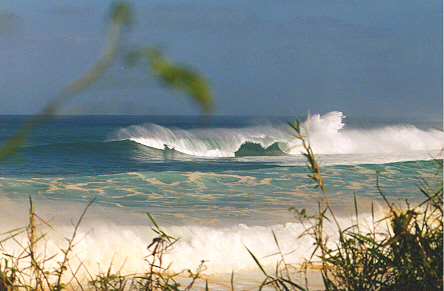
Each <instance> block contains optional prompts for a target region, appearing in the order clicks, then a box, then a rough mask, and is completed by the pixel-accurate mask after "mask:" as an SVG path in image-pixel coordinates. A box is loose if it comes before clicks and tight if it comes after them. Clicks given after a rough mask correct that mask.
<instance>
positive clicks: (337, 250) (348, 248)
mask: <svg viewBox="0 0 444 291" xmlns="http://www.w3.org/2000/svg"><path fill="white" fill-rule="evenodd" d="M288 124H289V125H290V127H291V128H292V130H293V131H294V132H293V131H289V130H287V131H288V132H289V133H290V134H292V135H293V136H294V137H295V138H297V139H299V140H300V141H301V143H302V148H303V151H304V152H303V153H302V154H303V155H304V156H305V157H306V158H307V167H308V169H309V172H310V174H309V178H310V179H311V180H313V181H315V183H316V186H315V188H320V189H321V192H322V193H323V195H324V198H325V199H324V201H325V204H326V205H323V204H322V203H321V202H319V204H318V211H317V212H315V213H314V214H308V213H307V212H306V210H305V209H302V210H298V209H295V208H290V210H291V211H293V212H294V214H295V217H296V219H297V220H298V221H299V222H300V223H301V224H302V225H304V227H305V231H304V232H303V234H302V235H301V237H302V236H309V237H311V238H312V239H313V240H314V249H313V252H312V254H311V256H309V258H308V259H307V261H306V262H305V263H304V264H302V266H300V267H302V269H303V271H304V273H305V285H304V286H302V285H300V284H296V283H295V282H294V281H295V280H294V279H292V278H294V277H295V276H292V275H291V274H289V272H288V270H289V268H288V267H287V265H286V264H285V260H284V257H283V256H282V259H281V261H280V262H279V263H278V264H277V268H276V272H275V274H274V275H269V274H267V273H266V272H265V271H264V269H263V268H262V266H261V264H260V262H259V260H258V259H257V258H256V257H255V256H254V254H252V253H251V252H250V254H251V256H252V257H253V259H254V260H255V262H256V263H257V265H258V266H259V268H260V269H261V270H262V271H263V273H264V275H265V277H266V278H265V280H264V281H263V283H262V285H261V287H260V288H262V287H263V286H272V287H273V288H274V289H275V290H310V288H311V287H312V286H310V282H309V280H308V275H307V274H308V271H309V269H312V268H315V269H319V270H320V273H321V275H322V279H323V285H324V289H325V290H382V291H384V290H387V291H388V290H399V291H403V290H406V291H407V290H417V291H418V290H419V291H420V290H427V291H430V290H442V288H443V183H442V179H438V178H439V177H442V167H443V163H442V159H436V160H435V161H436V163H435V165H436V168H437V170H436V175H435V178H434V179H433V180H432V181H430V182H428V181H426V180H424V179H421V180H420V182H419V185H418V188H419V191H420V192H421V193H423V194H424V200H423V202H422V203H420V204H418V205H417V206H416V207H413V206H412V205H411V204H410V203H409V202H408V201H405V205H404V206H403V207H402V208H401V207H396V206H395V205H394V204H393V203H390V201H389V199H388V198H387V195H386V194H385V193H384V192H383V191H382V190H381V188H380V187H379V173H375V175H376V177H377V181H376V185H375V187H376V188H377V190H378V191H379V194H380V195H381V197H382V198H383V199H384V201H385V203H386V204H387V208H388V214H387V215H386V216H385V217H384V218H383V219H380V220H376V219H375V215H374V211H373V205H372V209H371V211H372V217H373V220H372V224H371V225H370V227H368V229H362V228H360V226H359V225H360V221H359V213H358V210H357V209H358V207H357V201H356V195H355V196H354V201H355V215H356V222H355V223H354V224H353V225H352V226H351V227H348V228H346V229H342V228H341V226H340V225H339V223H338V221H337V219H336V217H335V214H334V211H333V209H332V207H331V205H330V203H329V199H328V194H327V192H326V190H325V187H324V183H323V180H322V175H321V171H320V168H319V166H318V164H317V161H316V158H315V156H314V154H313V151H312V149H311V146H310V141H309V138H308V136H307V135H304V134H303V131H302V130H301V128H300V123H299V121H298V120H297V119H296V118H295V120H294V123H288ZM307 132H308V130H307V129H305V133H307ZM329 217H330V218H332V219H333V222H334V225H336V227H337V232H338V239H337V240H336V242H335V240H333V239H331V238H330V237H329V235H328V234H327V232H326V231H325V229H324V225H325V224H326V222H328V221H330V218H329ZM276 244H277V246H278V248H279V244H278V242H277V241H276ZM282 262H284V264H281V263H282Z"/></svg>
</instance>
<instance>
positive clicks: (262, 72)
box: [0, 0, 443, 121]
mask: <svg viewBox="0 0 444 291" xmlns="http://www.w3.org/2000/svg"><path fill="white" fill-rule="evenodd" d="M112 3H113V2H112V1H87V0H70V1H68V0H59V1H53V0H51V1H50V0H40V1H33V0H3V1H1V2H0V114H2V115H3V114H34V113H37V112H39V110H41V109H42V107H43V106H44V105H45V104H46V102H48V101H49V100H50V99H51V98H52V97H53V96H55V95H56V94H57V92H59V91H60V90H61V89H62V88H63V87H64V86H66V84H68V83H69V82H70V81H72V80H73V79H75V78H76V77H77V76H79V75H80V74H81V73H82V72H84V71H85V70H86V69H87V68H88V66H90V65H91V64H92V63H93V62H94V61H95V60H97V58H98V55H99V53H100V50H101V45H102V41H103V37H104V33H105V30H106V25H107V22H106V16H107V15H108V13H109V10H110V7H111V4H112ZM130 3H131V4H132V7H133V11H134V14H135V19H136V22H135V24H134V25H133V27H132V29H131V31H128V32H127V37H126V39H125V43H126V44H127V45H130V46H132V45H133V46H140V45H142V46H158V47H160V48H161V49H162V51H163V53H164V54H165V55H166V56H167V57H168V58H169V59H170V60H173V61H175V62H177V63H181V64H185V65H187V66H189V67H191V68H193V69H195V70H196V71H197V72H199V73H201V74H202V75H203V76H205V78H206V79H207V80H208V81H209V83H210V84H211V86H212V89H213V92H214V97H215V109H214V114H215V115H255V116H291V115H305V114H306V113H307V112H308V111H310V112H311V113H312V114H315V113H318V114H323V113H326V112H329V111H342V112H343V113H344V114H345V115H346V116H347V115H348V116H370V117H392V116H393V117H419V118H425V119H431V120H435V121H436V120H442V115H443V74H442V72H443V62H442V55H443V35H442V34H443V13H442V12H443V2H442V1H441V0H427V1H423V0H416V1H413V0H390V1H389V0H372V1H368V0H251V1H250V0H219V1H214V0H205V1H198V0H194V1H192V0H189V1H185V0H182V1H181V0H176V1H157V0H156V1H149V0H143V1H142V0H140V1H132V2H130ZM199 112H200V111H199V109H198V108H197V107H196V105H195V104H194V103H193V102H191V101H190V99H188V98H187V97H186V96H183V95H180V94H177V93H175V92H172V91H170V90H167V89H165V88H164V87H162V86H161V85H160V84H159V83H157V82H156V81H155V80H154V79H153V77H152V76H150V75H149V74H148V73H147V72H145V71H143V70H140V69H131V68H128V67H125V66H123V65H122V66H121V65H120V64H116V65H115V66H113V67H112V68H111V69H110V70H109V71H108V72H107V73H106V74H105V75H104V77H103V78H102V80H100V81H99V82H98V83H97V84H96V86H94V87H93V88H92V89H90V90H87V91H85V92H82V93H81V94H79V95H78V96H76V98H75V99H73V100H72V101H71V102H70V103H68V104H66V105H65V106H64V107H63V108H62V109H61V112H60V113H62V114H79V113H83V114H147V115H150V114H165V115H168V114H172V115H179V114H180V115H195V114H199Z"/></svg>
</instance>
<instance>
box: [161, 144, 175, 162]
mask: <svg viewBox="0 0 444 291" xmlns="http://www.w3.org/2000/svg"><path fill="white" fill-rule="evenodd" d="M163 158H164V159H165V160H169V159H174V148H171V149H170V148H169V147H168V146H167V145H166V144H164V147H163Z"/></svg>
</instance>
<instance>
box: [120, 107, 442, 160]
mask: <svg viewBox="0 0 444 291" xmlns="http://www.w3.org/2000/svg"><path fill="white" fill-rule="evenodd" d="M344 119H345V116H344V115H343V113H342V112H339V111H333V112H329V113H327V114H324V115H320V114H315V115H312V116H310V117H309V118H308V119H307V120H306V121H305V122H304V123H303V124H302V128H304V129H305V130H306V132H305V133H304V134H308V136H309V139H310V143H311V146H312V148H313V151H314V153H315V154H317V155H369V154H371V155H397V154H402V155H404V156H405V155H407V156H408V154H409V153H417V152H423V153H430V152H436V151H440V150H441V149H442V147H443V142H442V140H443V135H442V132H441V131H439V130H437V129H429V130H422V129H419V128H417V127H415V126H413V125H408V124H399V125H386V126H378V127H370V128H347V127H346V126H345V123H344V122H343V120H344ZM284 127H285V126H284V125H283V124H282V125H270V124H265V125H257V126H250V127H244V128H205V129H202V128H201V129H199V128H197V129H189V130H184V129H180V128H167V127H164V126H161V125H157V124H152V123H149V124H143V125H133V126H130V127H127V128H123V129H120V130H119V131H118V132H117V135H116V139H118V140H132V141H134V142H137V143H139V144H142V145H145V146H148V147H151V148H155V149H160V150H169V149H174V150H175V151H176V152H180V153H183V154H186V155H190V156H196V157H207V158H215V157H234V156H282V155H286V154H288V155H300V152H301V150H302V149H301V147H300V146H301V143H300V141H299V140H298V139H296V138H295V137H294V136H292V135H291V134H290V133H289V132H287V131H286V130H285V129H284ZM423 157H424V155H421V158H420V159H423ZM408 159H409V158H407V160H408ZM412 159H418V157H412ZM404 160H405V159H404Z"/></svg>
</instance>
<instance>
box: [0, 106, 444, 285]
mask: <svg viewBox="0 0 444 291" xmlns="http://www.w3.org/2000/svg"><path fill="white" fill-rule="evenodd" d="M25 118H26V116H0V141H2V142H3V141H5V140H7V139H8V138H10V137H11V136H12V134H13V133H14V130H15V129H16V128H17V127H18V125H19V124H20V123H21V122H22V121H23V120H24V119H25ZM300 119H301V121H304V124H305V125H308V136H309V140H310V143H311V145H312V148H313V150H314V153H315V155H316V156H317V158H318V161H319V164H320V166H321V172H322V174H323V177H324V182H325V184H326V189H327V192H328V195H329V200H330V202H331V204H332V207H333V209H334V211H335V213H336V216H337V217H338V218H339V220H340V222H341V224H344V225H350V224H351V223H352V222H353V221H354V219H355V218H354V213H355V210H354V209H355V207H354V202H353V201H354V195H356V197H357V201H358V208H359V213H360V215H359V216H360V220H361V221H365V219H367V218H369V217H370V216H371V213H370V212H371V209H372V207H373V209H374V210H375V212H376V213H377V214H378V215H380V217H382V216H383V215H384V213H385V212H384V211H385V210H384V209H385V208H384V202H383V200H382V197H381V196H380V194H379V193H378V190H377V188H376V178H377V174H376V172H377V171H378V172H379V173H380V174H379V185H380V187H381V189H382V191H383V192H384V193H385V194H386V196H387V198H388V199H389V200H390V201H392V202H393V203H399V204H402V203H403V201H404V200H408V201H409V203H411V205H416V204H417V203H419V202H421V201H423V198H424V197H423V196H422V194H421V192H420V191H419V190H418V188H417V185H419V180H420V179H421V178H424V179H425V180H426V181H431V180H432V179H433V178H434V176H435V173H436V170H437V167H436V165H435V162H434V161H433V159H435V158H439V159H442V152H441V150H442V147H443V133H442V131H440V130H439V129H438V128H442V121H437V122H434V121H424V120H419V119H418V120H413V119H410V120H409V119H400V118H385V119H382V118H363V117H361V118H359V117H345V116H344V114H343V113H342V112H337V111H334V112H328V113H326V114H323V115H318V114H314V115H311V116H310V117H309V118H307V117H300ZM287 120H289V121H291V120H292V117H232V116H214V117H211V118H208V119H205V118H201V117H199V116H60V117H56V118H54V119H53V120H51V121H50V122H48V123H46V124H44V125H42V126H41V127H39V128H37V129H36V130H35V131H34V132H32V133H31V134H30V136H29V137H28V139H27V141H26V143H25V145H24V146H22V147H21V149H20V151H19V152H18V153H17V154H16V156H15V157H14V158H13V159H10V160H7V161H4V162H2V163H1V164H0V195H1V205H0V217H1V225H0V231H1V232H6V231H8V230H11V229H14V228H17V227H22V226H26V225H27V221H28V218H29V215H28V211H29V205H30V202H29V199H30V198H31V199H32V201H33V206H34V208H35V212H36V213H37V214H38V215H39V217H41V219H43V220H44V221H45V222H47V223H48V224H49V225H51V226H52V228H49V227H48V226H47V225H46V224H45V223H41V224H40V226H39V229H41V230H42V231H43V232H45V233H47V236H46V239H47V240H49V241H50V242H49V243H47V244H46V248H48V249H49V250H48V253H51V252H52V253H56V252H57V250H58V248H60V247H61V246H60V245H62V246H63V245H64V244H66V239H65V238H66V237H70V233H72V231H73V229H74V226H73V225H74V224H75V222H76V221H77V219H79V217H80V215H81V214H82V212H83V210H84V208H85V207H86V205H87V204H88V203H89V202H90V201H92V200H93V199H95V201H94V203H93V204H92V205H91V206H90V207H89V208H88V210H87V212H86V214H85V217H84V218H83V220H82V223H81V226H80V228H79V230H78V232H79V234H78V235H77V238H78V241H76V244H75V248H74V252H75V257H76V258H78V259H79V260H82V262H83V265H84V266H86V267H88V269H89V270H90V272H91V273H94V272H95V271H97V270H106V269H107V268H108V267H109V266H110V264H112V265H113V266H114V268H115V269H119V270H121V272H122V273H128V274H129V273H132V272H137V271H143V270H144V269H146V268H147V264H146V262H145V261H144V258H145V257H146V256H147V255H149V250H147V246H148V245H149V244H150V243H151V241H152V239H153V238H154V237H155V235H156V233H155V232H153V231H152V227H153V224H152V223H151V221H150V219H149V217H148V215H147V213H149V214H150V215H151V216H152V217H153V218H154V219H155V220H156V222H157V224H158V225H159V227H160V228H161V229H162V230H163V231H165V232H166V233H167V234H169V235H171V236H173V237H175V238H178V239H179V240H178V241H177V243H176V244H175V245H174V248H173V250H172V251H171V252H170V253H169V254H168V255H167V257H166V260H168V261H170V262H172V264H171V270H172V271H177V272H180V271H181V270H183V269H190V270H196V268H197V267H198V266H199V264H200V262H201V261H202V260H204V261H205V267H206V268H205V270H204V272H203V274H204V275H205V276H209V278H213V279H212V280H210V289H212V290H217V289H218V288H220V289H221V290H222V289H224V288H225V287H226V286H225V285H223V284H225V283H222V281H223V280H222V279H220V278H222V277H224V276H228V277H230V276H231V273H232V272H234V274H236V275H237V274H239V277H236V276H235V277H234V278H235V280H236V284H238V286H241V287H240V288H247V287H245V286H247V285H248V284H250V285H248V286H253V285H254V284H256V283H257V282H260V281H261V280H262V279H263V277H261V276H260V274H259V275H258V274H257V273H254V272H256V271H257V265H256V263H255V261H254V260H253V259H252V257H251V255H250V254H249V253H248V251H247V248H248V249H249V250H251V251H252V252H253V253H254V254H255V256H256V257H257V258H258V259H259V260H260V261H261V263H262V264H263V266H264V267H265V268H274V267H275V266H276V262H277V259H278V257H276V256H275V254H276V252H277V250H278V249H277V246H276V242H275V241H274V237H273V232H274V233H275V235H276V238H277V240H278V241H279V245H280V247H281V249H282V252H283V253H285V254H286V261H287V263H293V264H295V265H296V264H298V263H301V262H303V260H304V258H307V257H308V256H309V255H310V254H311V250H312V247H313V241H312V240H310V238H308V237H305V236H303V237H300V235H301V233H302V232H303V230H304V227H303V226H302V225H301V224H300V223H299V222H298V221H297V220H296V219H295V217H294V213H293V212H292V211H290V210H289V208H290V207H295V208H297V209H303V208H305V209H307V211H308V212H309V213H314V211H316V210H317V208H318V203H319V202H320V203H324V202H323V199H324V198H323V194H322V193H321V192H320V190H319V189H316V188H315V184H314V183H313V182H310V181H309V179H308V169H307V166H306V160H305V158H304V157H303V156H302V155H301V151H302V149H301V146H300V141H298V140H297V139H295V138H294V136H292V134H290V132H288V131H289V130H290V127H289V126H288V125H287V124H286V121H287ZM436 179H438V181H439V180H440V181H442V175H439V176H438V177H437V178H436ZM415 203H416V204H415ZM372 205H373V206H372ZM332 233H334V231H333V232H332ZM255 270H256V271H255ZM250 272H253V273H254V274H255V275H251V276H250V275H248V274H250ZM211 276H213V277H211ZM217 276H219V277H217ZM215 278H216V279H215ZM217 278H219V279H217ZM218 280H219V281H218ZM211 284H213V285H211ZM242 284H244V285H242ZM212 286H213V288H212ZM221 286H222V287H221ZM223 286H225V287H223ZM256 286H257V285H256Z"/></svg>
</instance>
